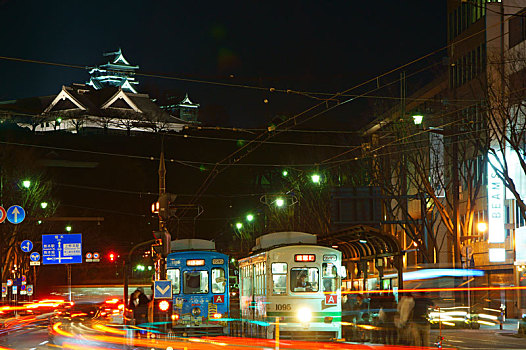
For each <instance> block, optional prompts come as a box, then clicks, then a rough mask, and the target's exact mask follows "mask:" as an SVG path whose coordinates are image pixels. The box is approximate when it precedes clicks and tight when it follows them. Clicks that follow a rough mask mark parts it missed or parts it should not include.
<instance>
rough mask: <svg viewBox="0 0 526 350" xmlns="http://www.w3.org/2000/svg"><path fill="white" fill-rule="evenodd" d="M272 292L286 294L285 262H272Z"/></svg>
mask: <svg viewBox="0 0 526 350" xmlns="http://www.w3.org/2000/svg"><path fill="white" fill-rule="evenodd" d="M272 292H273V294H274V295H283V294H287V263H272Z"/></svg>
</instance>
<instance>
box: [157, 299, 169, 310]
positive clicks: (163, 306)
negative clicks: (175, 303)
mask: <svg viewBox="0 0 526 350" xmlns="http://www.w3.org/2000/svg"><path fill="white" fill-rule="evenodd" d="M169 308H170V303H169V302H167V301H166V300H162V301H161V302H160V303H159V310H161V311H168V309H169Z"/></svg>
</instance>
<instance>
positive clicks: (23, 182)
mask: <svg viewBox="0 0 526 350" xmlns="http://www.w3.org/2000/svg"><path fill="white" fill-rule="evenodd" d="M22 186H23V187H24V188H29V187H31V181H29V180H24V181H22Z"/></svg>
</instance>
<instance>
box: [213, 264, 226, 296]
mask: <svg viewBox="0 0 526 350" xmlns="http://www.w3.org/2000/svg"><path fill="white" fill-rule="evenodd" d="M225 286H226V276H225V270H223V269H222V268H221V267H214V268H213V269H212V293H224V292H225Z"/></svg>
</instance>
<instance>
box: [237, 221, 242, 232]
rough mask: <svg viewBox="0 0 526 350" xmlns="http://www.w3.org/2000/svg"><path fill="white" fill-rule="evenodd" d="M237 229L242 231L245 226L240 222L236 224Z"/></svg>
mask: <svg viewBox="0 0 526 350" xmlns="http://www.w3.org/2000/svg"><path fill="white" fill-rule="evenodd" d="M236 228H237V229H238V230H241V229H242V228H243V224H242V223H240V222H238V223H236Z"/></svg>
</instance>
